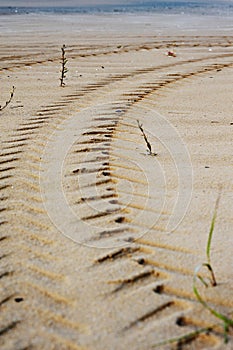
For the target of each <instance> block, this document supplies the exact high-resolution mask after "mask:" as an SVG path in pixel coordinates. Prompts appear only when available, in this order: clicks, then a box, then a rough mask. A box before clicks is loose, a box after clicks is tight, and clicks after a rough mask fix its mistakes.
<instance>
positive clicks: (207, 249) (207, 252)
mask: <svg viewBox="0 0 233 350" xmlns="http://www.w3.org/2000/svg"><path fill="white" fill-rule="evenodd" d="M219 201H220V194H219V196H218V198H217V201H216V204H215V208H214V214H213V218H212V221H211V225H210V231H209V236H208V242H207V246H206V256H207V260H208V263H209V264H210V248H211V243H212V238H213V232H214V226H215V221H216V217H217V211H218V206H219Z"/></svg>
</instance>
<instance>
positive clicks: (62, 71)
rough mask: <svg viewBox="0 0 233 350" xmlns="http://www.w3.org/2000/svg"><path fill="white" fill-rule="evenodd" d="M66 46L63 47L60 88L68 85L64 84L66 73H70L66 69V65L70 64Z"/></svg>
mask: <svg viewBox="0 0 233 350" xmlns="http://www.w3.org/2000/svg"><path fill="white" fill-rule="evenodd" d="M65 49H66V45H63V46H62V47H61V78H60V82H61V83H60V86H61V87H64V86H65V85H66V84H65V83H64V79H65V78H66V73H67V72H68V69H67V68H66V63H67V62H68V60H67V58H66V51H65Z"/></svg>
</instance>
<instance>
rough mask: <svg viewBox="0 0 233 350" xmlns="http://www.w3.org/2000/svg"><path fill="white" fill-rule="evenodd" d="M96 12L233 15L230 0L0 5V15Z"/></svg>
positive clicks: (232, 6) (232, 3)
mask: <svg viewBox="0 0 233 350" xmlns="http://www.w3.org/2000/svg"><path fill="white" fill-rule="evenodd" d="M98 13H115V14H117V13H164V14H165V13H167V14H185V15H189V14H196V15H217V16H229V15H233V2H232V1H191V2H186V1H159V2H156V1H148V2H145V3H143V4H131V5H98V6H79V7H66V6H63V7H56V6H54V7H12V6H8V7H0V15H21V14H51V15H52V14H56V15H64V14H98Z"/></svg>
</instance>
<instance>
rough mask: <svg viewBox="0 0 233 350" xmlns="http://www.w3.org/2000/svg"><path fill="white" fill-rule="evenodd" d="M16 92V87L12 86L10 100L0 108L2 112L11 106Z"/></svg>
mask: <svg viewBox="0 0 233 350" xmlns="http://www.w3.org/2000/svg"><path fill="white" fill-rule="evenodd" d="M14 92H15V87H14V86H12V90H11V94H10V98H9V100H7V101H6V102H5V104H4V106H0V111H2V110H3V109H5V108H6V107H7V106H8V105H9V103H10V102H11V101H12V98H13V96H14Z"/></svg>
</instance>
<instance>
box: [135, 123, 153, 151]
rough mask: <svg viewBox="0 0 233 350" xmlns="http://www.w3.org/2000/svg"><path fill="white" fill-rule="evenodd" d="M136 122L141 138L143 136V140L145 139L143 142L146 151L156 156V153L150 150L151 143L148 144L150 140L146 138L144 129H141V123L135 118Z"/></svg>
mask: <svg viewBox="0 0 233 350" xmlns="http://www.w3.org/2000/svg"><path fill="white" fill-rule="evenodd" d="M137 123H138V127H139V129H140V130H141V132H142V135H143V138H144V140H145V142H146V146H147V151H148V153H149V155H150V156H157V153H153V152H152V147H151V144H150V142H149V141H148V138H147V136H146V134H145V131H144V130H143V127H142V124H140V122H139V120H137Z"/></svg>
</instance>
